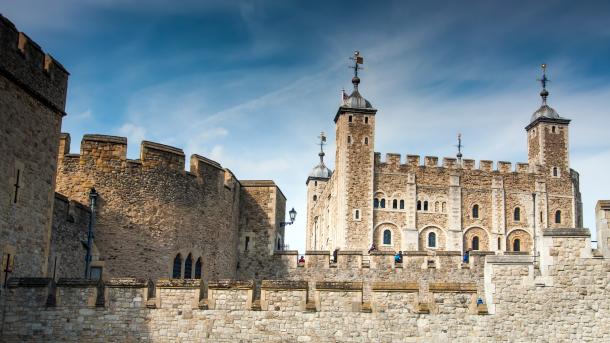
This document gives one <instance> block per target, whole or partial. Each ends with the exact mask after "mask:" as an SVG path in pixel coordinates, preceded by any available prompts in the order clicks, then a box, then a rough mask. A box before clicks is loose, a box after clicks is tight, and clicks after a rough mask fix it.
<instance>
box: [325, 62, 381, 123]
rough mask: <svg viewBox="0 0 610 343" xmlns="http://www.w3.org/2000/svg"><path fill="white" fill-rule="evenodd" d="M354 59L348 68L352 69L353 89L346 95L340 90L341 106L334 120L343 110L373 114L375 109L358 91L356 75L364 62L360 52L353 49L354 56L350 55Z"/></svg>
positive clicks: (358, 79) (358, 83) (358, 82)
mask: <svg viewBox="0 0 610 343" xmlns="http://www.w3.org/2000/svg"><path fill="white" fill-rule="evenodd" d="M350 59H352V60H353V61H354V65H353V66H352V67H350V68H352V69H354V77H353V78H352V85H354V90H353V91H352V93H351V94H350V95H347V93H345V91H341V106H339V110H338V111H337V115H336V116H335V122H337V119H338V117H339V114H340V113H343V112H364V113H370V114H374V113H375V112H377V110H376V109H375V108H374V107H373V105H371V103H370V102H369V101H368V100H366V99H365V98H364V97H363V96H362V94H360V92H359V91H358V85H360V78H359V77H358V71H359V70H362V67H361V66H360V65H361V64H363V63H364V59H363V57H362V56H360V52H358V51H355V52H354V57H350Z"/></svg>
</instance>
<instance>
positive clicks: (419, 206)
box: [417, 200, 421, 211]
mask: <svg viewBox="0 0 610 343" xmlns="http://www.w3.org/2000/svg"><path fill="white" fill-rule="evenodd" d="M417 210H418V211H421V200H417Z"/></svg>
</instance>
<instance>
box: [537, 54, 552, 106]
mask: <svg viewBox="0 0 610 343" xmlns="http://www.w3.org/2000/svg"><path fill="white" fill-rule="evenodd" d="M540 67H541V68H542V78H540V79H538V81H540V84H541V85H542V90H541V91H540V96H541V97H542V105H546V98H547V97H548V96H549V91H547V90H546V84H547V82H549V81H551V80H549V79H548V78H547V77H546V67H547V65H546V63H542V65H540Z"/></svg>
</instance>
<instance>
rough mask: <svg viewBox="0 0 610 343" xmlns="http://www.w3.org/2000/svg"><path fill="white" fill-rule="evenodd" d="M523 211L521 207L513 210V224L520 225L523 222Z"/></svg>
mask: <svg viewBox="0 0 610 343" xmlns="http://www.w3.org/2000/svg"><path fill="white" fill-rule="evenodd" d="M517 217H519V218H517ZM522 218H523V209H522V208H521V206H515V207H514V208H513V222H515V223H521V222H522V221H523V220H522Z"/></svg>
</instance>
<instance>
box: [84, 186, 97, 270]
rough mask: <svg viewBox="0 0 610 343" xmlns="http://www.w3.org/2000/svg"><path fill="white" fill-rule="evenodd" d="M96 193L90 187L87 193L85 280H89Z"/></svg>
mask: <svg viewBox="0 0 610 343" xmlns="http://www.w3.org/2000/svg"><path fill="white" fill-rule="evenodd" d="M97 197H98V193H97V191H96V190H95V188H93V187H91V190H90V191H89V207H90V208H91V217H90V218H89V232H88V233H87V256H85V279H89V278H91V248H92V246H93V225H94V222H95V202H96V201H97Z"/></svg>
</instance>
